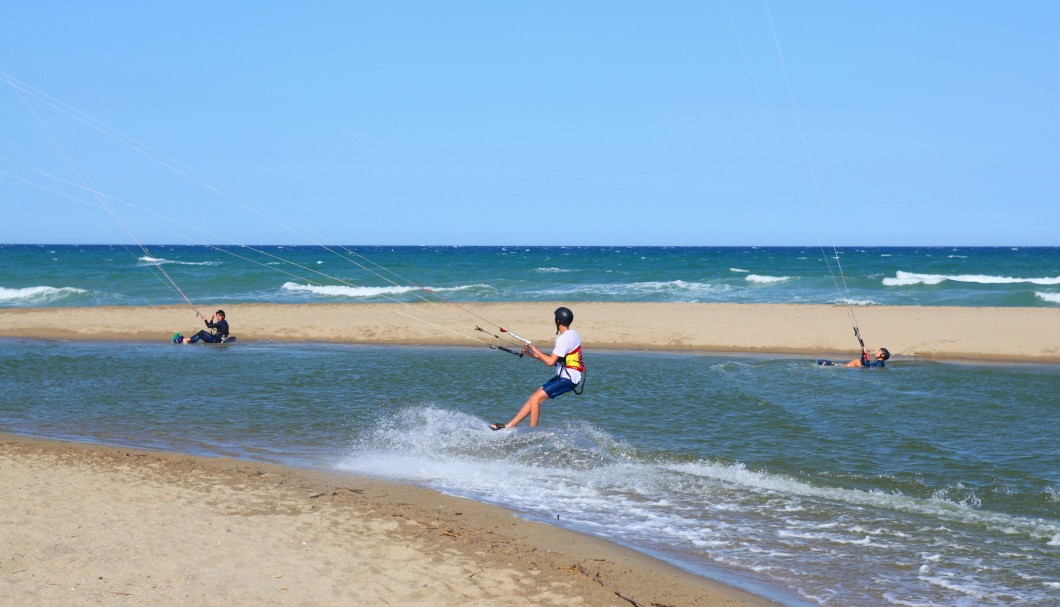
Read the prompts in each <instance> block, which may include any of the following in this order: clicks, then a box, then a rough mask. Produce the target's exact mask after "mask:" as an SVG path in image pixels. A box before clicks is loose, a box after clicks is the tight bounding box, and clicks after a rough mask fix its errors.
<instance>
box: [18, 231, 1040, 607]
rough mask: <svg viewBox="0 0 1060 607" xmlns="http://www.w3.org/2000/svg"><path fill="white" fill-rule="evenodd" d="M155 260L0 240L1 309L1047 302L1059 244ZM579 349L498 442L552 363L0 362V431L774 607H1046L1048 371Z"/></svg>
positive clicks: (403, 353) (303, 347)
mask: <svg viewBox="0 0 1060 607" xmlns="http://www.w3.org/2000/svg"><path fill="white" fill-rule="evenodd" d="M147 249H148V250H147V251H144V250H141V249H139V248H129V249H126V248H124V247H120V246H56V245H48V246H27V245H7V246H0V305H4V306H8V307H43V306H96V305H128V306H142V305H154V304H180V303H182V302H183V301H184V299H183V297H187V298H188V299H189V300H190V301H191V302H193V303H194V304H196V305H199V304H201V305H202V306H203V307H204V308H207V309H208V308H212V307H214V306H221V305H223V306H228V307H232V306H237V305H238V304H239V303H245V302H269V303H304V302H343V301H373V302H404V301H416V296H417V294H422V293H423V292H424V289H423V288H421V286H422V287H425V288H426V289H427V290H428V291H427V292H430V293H435V294H441V295H444V297H446V298H448V299H450V300H453V301H460V302H469V303H470V304H471V306H472V308H473V304H474V303H475V302H485V301H541V302H543V303H545V302H557V301H560V302H565V303H569V304H570V305H571V307H572V308H574V309H575V312H576V313H577V308H576V304H577V302H578V301H590V300H591V301H663V302H665V301H680V302H683V301H704V302H732V303H744V302H754V303H770V302H778V303H779V302H783V303H791V302H798V303H844V304H849V305H852V306H873V305H935V306H938V305H947V306H996V307H1017V306H1020V307H1053V306H1058V305H1060V302H1057V293H1060V249H1056V248H1033V249H1028V248H989V249H978V248H954V247H945V248H941V247H940V248H856V249H853V248H852V249H840V250H839V251H838V257H839V260H840V262H841V264H842V267H843V271H844V276H843V278H842V279H839V280H833V278H832V276H830V274H829V271H828V269H827V267H826V266H827V264H826V263H825V261H824V257H827V255H825V254H824V253H822V252H821V251H820V250H818V249H813V248H757V247H746V248H710V247H704V248H663V247H659V248H650V247H648V248H641V247H571V248H567V247H358V248H355V249H349V250H347V249H337V250H336V253H332V252H330V251H327V250H323V249H321V248H320V247H260V248H259V247H253V248H250V249H248V248H244V247H239V248H235V247H233V248H228V249H224V250H221V249H216V248H211V247H170V246H157V247H148V248H147ZM259 251H263V252H265V253H267V254H263V253H259ZM233 253H235V254H236V255H238V256H236V255H233ZM269 255H272V256H273V257H269ZM245 258H246V259H245ZM262 258H263V259H264V260H268V261H261V260H262ZM351 258H352V259H355V260H356V263H351V262H350V261H349V259H351ZM248 259H253V260H254V262H252V261H248ZM258 261H261V263H257V262H258ZM832 261H833V262H834V261H835V260H832ZM277 269H279V270H280V271H277ZM163 270H164V272H165V274H163V273H162V271H163ZM310 270H315V272H314V271H310ZM167 276H169V278H167ZM328 277H331V278H328ZM384 277H385V278H384ZM844 281H845V285H844ZM837 283H838V284H837ZM178 289H179V291H178ZM550 310H551V308H550V309H549V311H550ZM231 316H232V321H233V324H234V325H236V323H237V318H236V315H235V314H234V313H233V314H231ZM837 322H841V323H845V322H846V318H845V315H844V314H842V312H837ZM575 326H576V325H575ZM236 329H237V330H236V331H235V332H236V333H237V334H238V326H237V325H236ZM863 331H865V332H869V333H870V332H871V328H869V327H863ZM586 350H587V353H586V362H587V365H588V368H589V375H588V381H587V384H586V388H585V392H584V394H581V395H573V394H567V395H564V396H561V397H560V398H559V399H557V400H555V401H550V402H548V403H546V405H545V406H544V408H543V413H542V423H541V426H540V427H539V428H537V429H530V428H527V427H520V428H519V429H517V430H513V431H500V432H490V431H488V430H486V424H487V423H488V422H493V421H499V420H507V419H509V418H510V417H511V415H512V414H513V413H514V411H515V410H516V409H517V408H518V407H519V406H520V405H521V404H522V402H523V401H524V400H525V399H526V397H527V396H528V395H529V393H530V392H531V391H532V390H533V389H534V388H535V387H536V386H538V385H540V383H541V382H543V381H544V380H545V379H547V377H548V370H547V369H545V368H543V367H542V366H541V365H540V364H528V363H527V361H526V360H523V359H519V358H517V357H514V356H509V355H507V354H504V353H499V352H496V351H491V350H489V349H487V348H455V347H452V348H451V347H437V348H422V347H407V346H358V345H334V344H309V343H306V344H297V343H296V344H291V343H279V342H265V341H262V342H255V341H246V342H243V341H240V342H237V343H235V344H231V345H223V346H201V347H190V346H187V347H176V346H172V345H170V344H167V343H165V342H164V341H163V340H162V339H160V342H159V343H141V342H121V343H119V342H90V343H89V342H67V341H51V340H44V341H34V340H22V339H5V340H0V430H2V431H5V432H11V433H16V434H24V435H32V436H40V437H48V438H58V439H68V440H76V441H87V442H96V443H105V444H113V445H123V446H129V447H137V448H146V449H157V450H167V451H177V452H183V453H192V454H197V455H209V456H224V457H234V458H244V459H252V460H261V461H268V462H274V463H280V464H286V465H292V466H298V467H305V468H314V469H327V470H334V471H340V472H348V473H351V474H357V475H372V476H378V477H383V478H388V479H391V480H395V481H398V482H403V483H411V484H416V485H422V486H425V487H430V488H434V489H436V490H439V491H442V492H445V493H449V494H454V495H460V496H464V497H467V498H470V499H474V500H480V501H483V502H488V503H493V504H498V505H502V506H505V507H507V508H510V509H511V510H513V511H514V512H515V513H517V515H519V516H522V517H526V518H528V519H533V520H539V521H544V522H549V523H551V524H554V525H560V526H564V527H568V528H571V529H574V530H577V531H580V532H584V533H587V534H591V535H596V536H599V537H602V538H606V539H608V540H611V541H614V542H617V543H620V544H623V545H626V546H629V547H632V548H634V549H637V550H640V551H642V552H644V553H646V554H650V555H652V556H655V557H658V558H661V559H664V560H666V561H668V562H671V563H673V564H675V565H677V566H679V567H682V568H684V569H686V570H688V571H691V572H693V573H696V574H699V575H703V576H706V577H710V578H712V579H717V580H720V581H723V582H726V583H730V584H733V585H736V586H740V587H743V588H746V589H748V590H751V591H752V592H756V593H759V594H762V595H765V596H767V597H770V598H773V599H775V600H777V601H779V602H781V603H783V604H785V605H789V606H793V607H794V606H800V607H801V606H805V605H829V606H844V607H869V606H873V607H875V606H879V605H902V606H954V607H964V606H972V605H975V606H980V605H987V606H991V605H1036V606H1037V605H1060V447H1058V445H1060V430H1058V429H1060V399H1058V397H1057V395H1058V394H1060V366H1057V365H1031V364H974V365H972V364H957V363H945V362H932V361H903V360H895V361H892V362H891V364H889V365H888V367H887V369H886V370H883V371H867V372H857V371H849V370H844V369H839V368H826V367H818V366H817V365H815V364H814V361H813V360H812V359H810V358H803V357H793V356H750V355H749V356H733V355H728V356H716V355H704V354H693V353H661V352H657V353H647V352H614V351H593V349H592V344H591V343H587V344H586ZM524 426H525V424H524Z"/></svg>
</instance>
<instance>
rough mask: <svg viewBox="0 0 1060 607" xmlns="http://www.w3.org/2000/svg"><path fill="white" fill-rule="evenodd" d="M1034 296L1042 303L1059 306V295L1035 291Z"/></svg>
mask: <svg viewBox="0 0 1060 607" xmlns="http://www.w3.org/2000/svg"><path fill="white" fill-rule="evenodd" d="M1034 296H1035V297H1037V298H1038V299H1040V300H1042V301H1047V302H1049V303H1055V304H1060V293H1046V292H1044V291H1035V292H1034Z"/></svg>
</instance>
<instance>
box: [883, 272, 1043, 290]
mask: <svg viewBox="0 0 1060 607" xmlns="http://www.w3.org/2000/svg"><path fill="white" fill-rule="evenodd" d="M945 281H952V282H963V283H972V284H983V285H1010V284H1019V283H1029V284H1034V285H1060V276H1055V277H1045V278H1016V277H1011V276H988V275H985V274H952V275H951V274H917V273H915V272H903V271H901V270H899V271H897V272H895V275H894V278H884V279H883V284H884V286H887V287H906V286H910V285H918V284H923V285H937V284H941V283H942V282H945Z"/></svg>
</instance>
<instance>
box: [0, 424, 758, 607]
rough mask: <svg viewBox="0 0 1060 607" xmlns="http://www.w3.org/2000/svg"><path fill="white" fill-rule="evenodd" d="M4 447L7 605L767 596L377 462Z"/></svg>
mask: <svg viewBox="0 0 1060 607" xmlns="http://www.w3.org/2000/svg"><path fill="white" fill-rule="evenodd" d="M0 464H2V465H0V481H2V485H3V486H4V487H5V489H6V490H5V491H4V492H3V496H2V497H0V520H2V522H3V524H4V526H5V533H4V537H5V539H4V544H5V546H4V548H5V550H4V552H5V558H4V559H3V561H2V564H0V580H2V581H0V592H2V593H3V595H4V596H5V597H7V600H8V601H11V604H85V603H88V602H91V603H93V604H101V605H129V604H167V603H168V604H177V603H186V604H197V605H222V604H224V605H229V604H232V603H233V602H235V603H237V604H255V605H292V604H306V603H309V602H312V603H314V604H336V605H337V604H359V605H395V604H399V605H454V606H455V605H468V604H478V605H512V606H516V605H526V604H535V605H571V606H574V605H587V606H611V605H616V606H626V605H630V604H633V605H675V606H676V605H682V606H685V605H690V606H697V605H704V606H705V605H730V606H733V607H764V606H767V605H776V603H774V602H772V601H770V600H768V599H766V598H763V597H761V596H756V595H753V594H750V593H747V592H745V591H742V590H739V589H737V588H734V587H731V586H728V585H725V584H722V583H719V582H715V581H712V580H709V579H706V578H703V577H700V576H696V575H692V574H690V573H687V572H684V571H682V570H680V569H678V568H676V567H673V566H671V565H669V564H666V563H664V562H662V561H658V560H656V559H653V558H651V557H648V556H645V555H643V554H641V553H638V552H635V551H633V550H631V549H627V548H624V547H622V546H618V545H616V544H612V543H610V542H607V541H606V540H601V539H598V538H593V537H590V536H585V535H582V534H579V533H577V532H574V531H570V530H566V529H561V528H559V527H556V526H553V525H548V524H545V523H538V522H533V521H528V520H525V519H522V518H519V517H517V516H515V515H514V513H512V512H510V511H508V510H505V509H503V508H500V507H497V506H491V505H487V504H482V503H478V502H474V501H471V500H467V499H463V498H459V497H453V496H448V495H444V494H441V493H438V492H435V491H431V490H427V489H423V488H418V487H413V486H407V485H400V484H395V483H390V482H386V481H381V480H377V479H371V478H360V477H354V476H350V475H341V474H338V473H330V472H326V471H313V470H303V469H295V468H288V467H283V466H277V465H273V464H265V463H259V462H253V461H243V460H232V459H225V458H208V457H198V456H191V455H185V454H177V453H162V452H152V451H143V450H139V449H132V448H126V447H117V446H106V445H98V444H86V443H76V442H66V441H59V440H49V439H39V438H33V437H24V436H19V435H11V434H0Z"/></svg>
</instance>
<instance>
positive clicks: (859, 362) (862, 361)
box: [817, 347, 891, 369]
mask: <svg viewBox="0 0 1060 607" xmlns="http://www.w3.org/2000/svg"><path fill="white" fill-rule="evenodd" d="M873 357H874V360H872V361H870V360H869V351H868V350H866V349H865V348H864V347H862V348H861V358H855V359H854V360H852V361H850V362H848V363H846V364H844V365H843V366H844V367H860V368H862V369H872V368H882V367H886V366H887V365H885V364H884V361H885V360H887V359H888V358H890V357H891V352H890V351H889V350H888V349H887V348H880V349H879V350H876V352H875V353H874V354H873ZM817 364H819V365H821V366H822V367H834V366H836V363H834V362H832V361H830V360H824V359H821V360H818V361H817Z"/></svg>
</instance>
